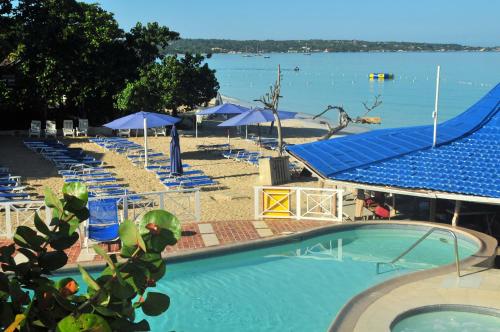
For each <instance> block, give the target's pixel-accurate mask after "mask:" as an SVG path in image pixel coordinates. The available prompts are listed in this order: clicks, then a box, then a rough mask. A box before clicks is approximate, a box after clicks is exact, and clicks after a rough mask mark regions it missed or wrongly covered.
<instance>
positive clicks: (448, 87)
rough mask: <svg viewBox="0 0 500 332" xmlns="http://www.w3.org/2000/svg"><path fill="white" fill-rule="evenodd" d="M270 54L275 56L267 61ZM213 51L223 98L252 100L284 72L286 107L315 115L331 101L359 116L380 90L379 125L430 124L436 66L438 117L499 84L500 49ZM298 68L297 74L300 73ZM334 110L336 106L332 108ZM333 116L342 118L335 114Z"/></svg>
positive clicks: (460, 108) (212, 63)
mask: <svg viewBox="0 0 500 332" xmlns="http://www.w3.org/2000/svg"><path fill="white" fill-rule="evenodd" d="M264 56H269V58H265V57H264ZM264 56H251V57H243V56H242V55H241V54H214V55H213V56H212V58H210V59H209V60H207V61H208V63H209V66H210V67H211V68H213V69H215V70H216V71H217V72H216V76H217V79H218V80H219V84H220V92H221V93H222V94H223V95H226V96H230V97H233V98H237V99H239V100H242V101H245V102H251V103H255V102H253V100H254V99H258V98H259V97H261V96H262V95H263V94H265V93H266V92H268V91H269V86H270V85H271V84H272V83H274V81H275V80H276V75H277V66H278V64H280V65H281V69H282V74H283V77H282V89H281V90H282V93H281V94H282V96H283V98H282V99H281V101H280V109H283V110H288V111H295V112H303V113H309V114H317V113H319V112H321V111H322V110H324V109H325V108H326V106H327V105H343V106H344V107H345V109H346V111H347V112H348V113H349V114H350V115H351V116H353V117H355V116H358V115H362V114H363V113H364V112H365V110H364V107H363V105H362V102H367V104H368V105H371V103H372V102H373V100H374V97H375V96H376V95H378V94H380V95H381V100H382V105H381V106H379V107H377V108H376V109H375V110H373V111H372V112H371V113H370V116H380V117H382V124H381V125H380V126H378V125H377V126H372V128H389V127H399V126H411V125H423V124H431V123H432V121H433V120H432V112H433V110H434V97H435V85H436V67H437V65H440V66H441V85H440V87H441V88H440V99H439V121H440V122H442V121H445V120H447V119H450V118H452V117H454V116H455V115H457V114H460V113H461V112H463V111H465V110H466V109H467V108H468V107H470V106H471V105H472V104H474V103H475V102H476V101H477V100H478V99H479V98H481V97H482V96H483V95H484V94H485V93H486V92H488V91H489V90H490V89H491V88H492V87H494V86H495V85H496V84H498V83H499V82H500V53H480V52H475V53H470V52H454V53H439V52H436V53H403V52H401V53H313V54H311V55H310V56H307V55H304V54H265V55H264ZM295 67H299V68H300V70H299V71H294V70H293V69H294V68H295ZM371 72H386V73H394V75H395V79H394V80H387V81H370V80H369V79H368V74H369V73H371ZM255 104H256V105H257V104H258V103H255ZM330 112H332V111H330ZM327 117H329V118H331V119H337V113H336V112H332V113H330V114H329V115H327Z"/></svg>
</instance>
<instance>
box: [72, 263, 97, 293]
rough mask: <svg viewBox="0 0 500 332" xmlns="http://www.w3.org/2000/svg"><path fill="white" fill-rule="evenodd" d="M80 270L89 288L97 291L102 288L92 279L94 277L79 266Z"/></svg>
mask: <svg viewBox="0 0 500 332" xmlns="http://www.w3.org/2000/svg"><path fill="white" fill-rule="evenodd" d="M78 269H79V270H80V273H81V274H82V278H83V281H85V283H86V284H87V285H88V286H89V288H91V289H93V290H95V291H97V290H99V289H100V288H101V287H100V286H99V285H98V284H97V282H96V281H95V280H94V278H92V276H91V275H90V274H89V273H88V272H87V271H86V270H85V269H84V268H83V267H82V266H81V265H78Z"/></svg>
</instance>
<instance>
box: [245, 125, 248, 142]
mask: <svg viewBox="0 0 500 332" xmlns="http://www.w3.org/2000/svg"><path fill="white" fill-rule="evenodd" d="M245 140H248V125H245Z"/></svg>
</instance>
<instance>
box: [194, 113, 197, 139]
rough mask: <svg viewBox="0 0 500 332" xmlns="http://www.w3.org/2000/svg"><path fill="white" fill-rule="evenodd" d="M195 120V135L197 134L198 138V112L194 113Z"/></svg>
mask: <svg viewBox="0 0 500 332" xmlns="http://www.w3.org/2000/svg"><path fill="white" fill-rule="evenodd" d="M194 122H195V123H196V124H195V128H196V129H195V133H196V135H195V136H196V138H198V115H196V114H195V115H194Z"/></svg>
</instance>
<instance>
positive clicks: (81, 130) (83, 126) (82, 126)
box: [75, 119, 89, 136]
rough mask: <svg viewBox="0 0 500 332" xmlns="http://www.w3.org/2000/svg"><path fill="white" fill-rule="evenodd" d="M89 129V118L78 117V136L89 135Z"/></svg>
mask: <svg viewBox="0 0 500 332" xmlns="http://www.w3.org/2000/svg"><path fill="white" fill-rule="evenodd" d="M88 130H89V120H88V119H78V127H76V129H75V135H76V136H80V135H83V136H88V135H89V134H88Z"/></svg>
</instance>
